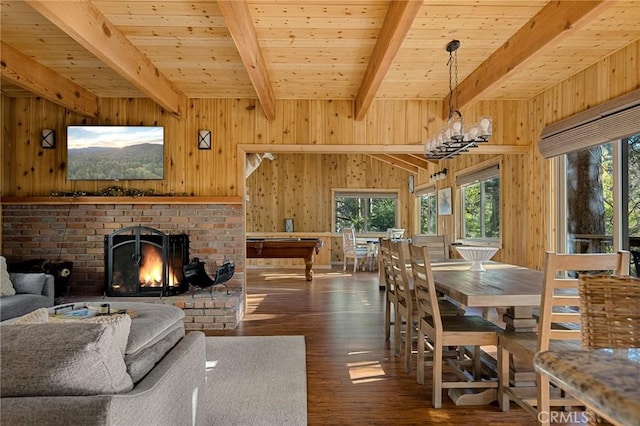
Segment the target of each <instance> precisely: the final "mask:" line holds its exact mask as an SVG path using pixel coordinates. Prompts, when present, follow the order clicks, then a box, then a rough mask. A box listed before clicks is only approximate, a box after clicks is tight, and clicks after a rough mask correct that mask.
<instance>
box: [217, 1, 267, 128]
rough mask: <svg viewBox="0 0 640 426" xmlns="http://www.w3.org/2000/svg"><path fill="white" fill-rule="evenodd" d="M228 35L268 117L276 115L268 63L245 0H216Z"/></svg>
mask: <svg viewBox="0 0 640 426" xmlns="http://www.w3.org/2000/svg"><path fill="white" fill-rule="evenodd" d="M218 6H219V7H220V11H221V12H222V16H224V21H225V23H226V24H227V28H228V29H229V33H230V34H231V38H233V41H234V43H235V44H236V47H237V48H238V53H240V58H241V59H242V63H243V64H244V67H245V69H246V70H247V73H248V74H249V79H250V80H251V83H252V84H253V88H254V89H255V91H256V94H257V95H258V99H259V100H260V104H261V105H262V110H263V111H264V115H265V116H266V117H267V120H269V121H273V120H274V119H275V118H276V96H275V92H274V90H273V85H272V84H271V78H270V77H269V72H268V71H267V65H266V62H265V60H264V57H263V55H262V49H260V44H259V43H258V34H257V33H256V28H255V26H254V25H253V20H252V19H251V14H250V13H249V6H248V5H247V3H246V2H245V1H244V0H218Z"/></svg>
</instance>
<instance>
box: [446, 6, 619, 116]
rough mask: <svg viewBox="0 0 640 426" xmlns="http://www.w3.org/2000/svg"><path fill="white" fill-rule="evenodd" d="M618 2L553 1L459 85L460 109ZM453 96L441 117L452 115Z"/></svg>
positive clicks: (448, 96) (447, 101)
mask: <svg viewBox="0 0 640 426" xmlns="http://www.w3.org/2000/svg"><path fill="white" fill-rule="evenodd" d="M615 3H616V2H615V1H553V2H549V3H548V4H547V5H546V6H545V7H543V8H542V9H541V10H540V11H539V12H538V13H537V14H536V15H535V16H534V17H533V18H531V20H529V22H527V23H526V24H525V25H524V26H522V28H520V29H519V30H518V31H517V32H516V33H515V34H514V35H513V36H512V37H511V38H510V39H509V40H507V41H506V42H505V43H504V44H503V45H502V46H500V47H499V48H498V50H496V51H495V52H494V53H493V54H492V55H491V56H489V57H488V58H487V59H486V60H485V61H484V62H483V63H482V64H481V65H480V66H479V67H478V68H476V69H475V70H474V71H473V72H472V73H471V74H470V75H469V76H468V77H467V78H465V79H464V81H462V82H461V83H460V84H459V85H458V105H457V107H458V109H461V108H462V107H463V106H465V105H467V104H469V103H471V102H472V101H474V100H476V99H477V98H479V97H480V96H482V94H483V93H485V92H486V91H487V90H489V89H490V88H492V87H494V86H495V85H498V84H500V83H502V82H503V81H504V80H506V79H508V78H509V77H510V76H512V75H514V73H516V72H517V71H518V70H519V69H520V68H522V67H523V66H524V65H525V64H526V63H527V62H528V61H530V60H531V59H533V58H535V57H536V55H538V54H540V53H541V52H542V49H544V48H547V49H548V48H549V47H550V46H552V45H555V44H556V43H558V42H560V41H561V40H562V39H564V38H565V37H567V36H569V35H570V34H571V33H572V32H575V31H576V30H578V29H580V28H582V27H583V26H584V25H586V24H587V23H589V21H591V20H593V19H594V18H595V17H597V16H599V15H600V14H602V12H603V11H604V10H606V9H608V8H609V7H611V6H613V5H614V4H615ZM450 97H451V94H448V95H447V96H446V97H445V98H444V101H443V105H444V109H443V113H442V118H443V119H446V118H447V117H448V115H449V110H448V105H449V98H450Z"/></svg>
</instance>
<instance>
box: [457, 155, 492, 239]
mask: <svg viewBox="0 0 640 426" xmlns="http://www.w3.org/2000/svg"><path fill="white" fill-rule="evenodd" d="M456 184H457V185H458V186H459V188H460V200H461V209H460V210H461V212H462V215H461V220H460V222H461V228H462V232H461V235H462V239H465V240H489V241H499V240H500V169H499V167H498V165H494V166H491V167H488V168H485V169H482V170H479V171H477V172H473V173H469V174H466V175H460V176H458V177H457V178H456Z"/></svg>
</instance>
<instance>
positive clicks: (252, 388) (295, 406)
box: [198, 336, 307, 426]
mask: <svg viewBox="0 0 640 426" xmlns="http://www.w3.org/2000/svg"><path fill="white" fill-rule="evenodd" d="M206 345H207V374H206V380H207V382H206V390H205V391H206V395H205V397H204V399H203V401H202V402H201V404H200V406H199V407H198V424H199V425H200V426H211V425H220V426H231V425H238V426H240V425H247V426H256V425H278V426H280V425H306V424H307V368H306V348H305V341H304V336H255V337H254V336H251V337H249V336H224V337H217V336H216V337H207V338H206Z"/></svg>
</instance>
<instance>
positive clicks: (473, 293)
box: [430, 259, 544, 405]
mask: <svg viewBox="0 0 640 426" xmlns="http://www.w3.org/2000/svg"><path fill="white" fill-rule="evenodd" d="M430 265H431V270H432V273H433V280H434V283H435V287H436V290H437V291H438V292H440V293H442V294H444V295H445V296H447V297H448V298H451V299H453V300H455V301H457V302H459V303H460V304H461V305H462V306H464V307H474V308H483V309H488V308H506V311H505V313H504V314H503V316H502V321H503V322H504V323H505V329H507V330H510V331H515V332H530V331H534V330H535V329H536V323H537V320H536V318H535V317H534V311H535V310H536V309H537V308H539V307H540V302H541V300H542V288H543V282H542V281H543V276H544V273H543V272H542V271H538V270H535V269H529V268H525V267H523V266H518V265H511V264H507V263H501V262H494V261H485V262H483V266H484V269H485V270H484V271H474V270H470V268H471V265H472V262H471V261H468V260H463V259H447V260H438V261H432V262H430ZM489 358H490V359H489ZM485 362H486V364H487V366H488V367H489V368H491V369H493V368H496V364H495V359H494V358H493V357H492V356H490V355H488V354H487V355H486V358H485V361H483V363H485ZM513 369H514V370H513V372H512V377H513V380H514V382H527V383H528V382H530V381H532V380H535V373H534V371H533V365H530V364H523V363H522V362H515V361H514V363H513ZM448 394H449V397H450V398H451V399H452V400H453V401H454V403H455V404H456V405H477V404H486V403H489V402H491V401H495V400H496V398H497V395H496V392H495V389H487V390H484V391H483V392H479V393H475V392H469V391H468V390H465V389H463V388H460V389H449V392H448Z"/></svg>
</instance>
